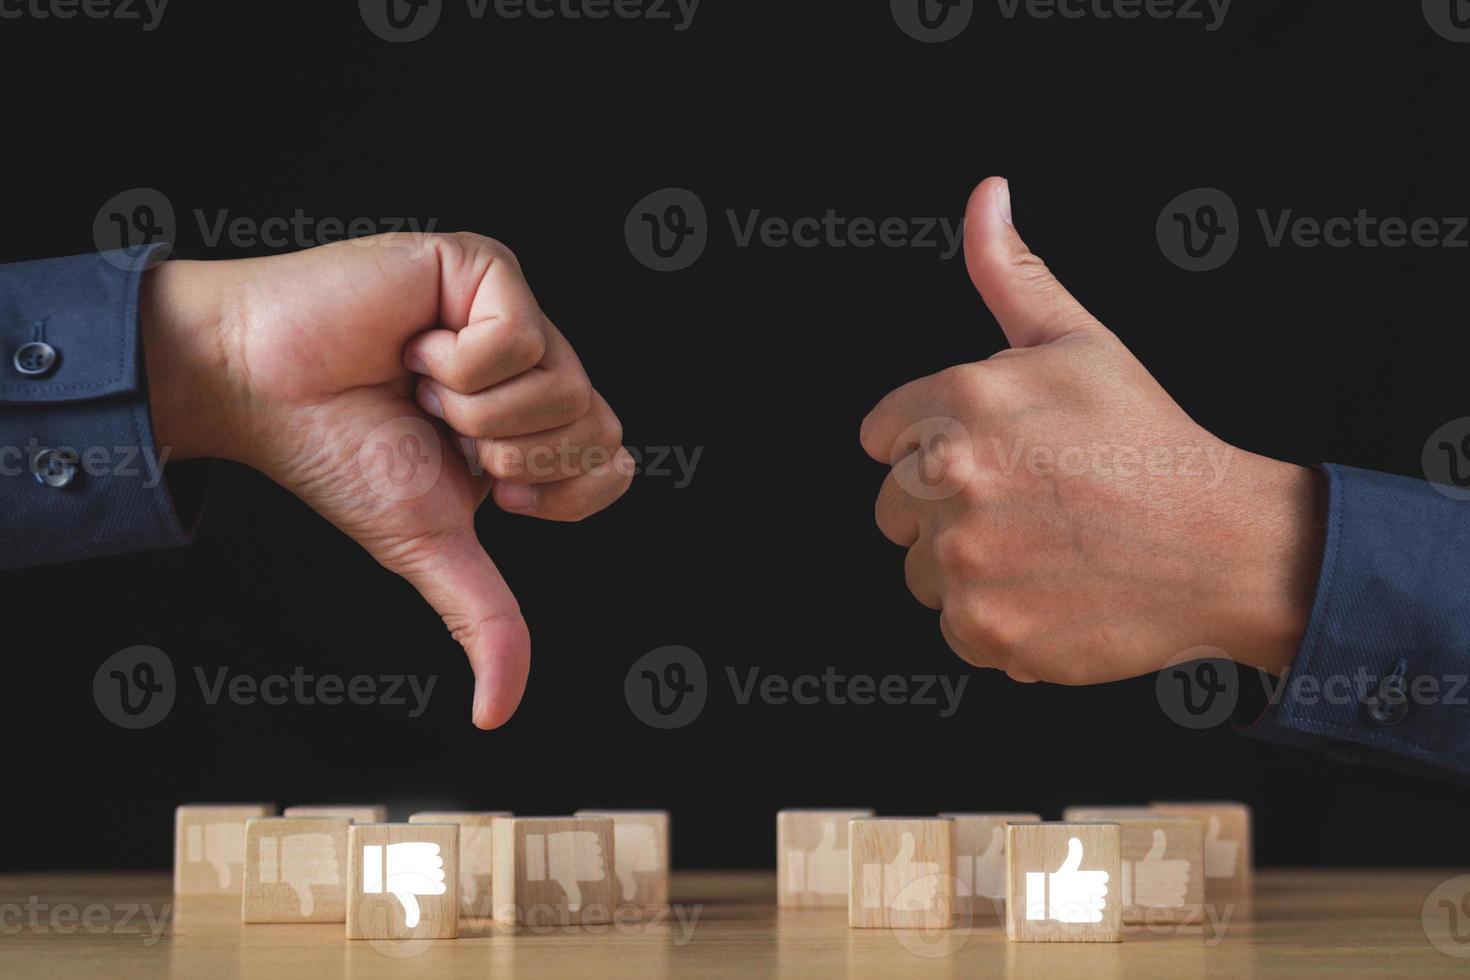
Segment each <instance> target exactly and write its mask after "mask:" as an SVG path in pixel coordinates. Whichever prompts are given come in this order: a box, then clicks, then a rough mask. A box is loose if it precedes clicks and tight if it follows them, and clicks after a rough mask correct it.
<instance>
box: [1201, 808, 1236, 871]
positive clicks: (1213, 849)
mask: <svg viewBox="0 0 1470 980" xmlns="http://www.w3.org/2000/svg"><path fill="white" fill-rule="evenodd" d="M1239 856H1240V841H1234V840H1221V839H1220V818H1219V817H1211V818H1210V823H1209V827H1208V829H1207V830H1206V831H1205V877H1206V878H1234V877H1235V863H1236V861H1237V860H1238V858H1239Z"/></svg>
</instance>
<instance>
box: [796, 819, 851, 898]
mask: <svg viewBox="0 0 1470 980" xmlns="http://www.w3.org/2000/svg"><path fill="white" fill-rule="evenodd" d="M786 868H787V872H786V874H787V877H788V878H789V879H790V880H789V883H788V887H789V888H790V889H791V890H792V891H794V892H802V891H809V892H814V893H816V894H818V895H845V894H846V893H847V848H845V847H838V846H837V821H836V820H835V819H833V820H828V821H826V822H825V823H823V824H822V838H821V840H819V841H818V842H817V846H816V847H815V848H814V849H813V850H810V851H802V850H796V849H788V850H787V851H786Z"/></svg>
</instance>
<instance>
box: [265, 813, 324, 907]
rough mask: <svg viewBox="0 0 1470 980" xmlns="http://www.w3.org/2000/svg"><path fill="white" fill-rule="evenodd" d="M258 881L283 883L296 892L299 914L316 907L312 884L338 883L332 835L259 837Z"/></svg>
mask: <svg viewBox="0 0 1470 980" xmlns="http://www.w3.org/2000/svg"><path fill="white" fill-rule="evenodd" d="M260 883H261V884H262V885H285V886H287V887H288V888H290V889H291V890H292V891H294V892H295V893H296V901H297V902H298V903H300V906H301V917H302V918H303V919H308V918H310V917H311V914H312V912H314V911H315V910H316V896H315V895H314V894H313V893H312V886H313V885H323V886H326V887H335V886H336V885H339V884H341V878H340V876H339V875H338V873H337V846H336V844H335V843H334V842H333V841H332V835H331V834H288V835H287V836H285V837H262V838H261V839H260Z"/></svg>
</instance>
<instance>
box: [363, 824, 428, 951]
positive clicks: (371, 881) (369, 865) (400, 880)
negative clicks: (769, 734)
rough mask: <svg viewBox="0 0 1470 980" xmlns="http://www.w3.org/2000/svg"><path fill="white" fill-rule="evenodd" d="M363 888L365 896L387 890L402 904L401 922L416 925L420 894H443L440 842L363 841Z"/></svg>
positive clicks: (411, 926)
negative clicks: (370, 842)
mask: <svg viewBox="0 0 1470 980" xmlns="http://www.w3.org/2000/svg"><path fill="white" fill-rule="evenodd" d="M362 891H363V894H365V895H381V894H383V893H384V892H387V893H390V894H392V895H393V896H395V897H396V898H397V899H398V902H399V904H401V905H402V906H403V924H404V925H406V926H408V928H410V929H413V928H415V927H416V926H417V925H418V924H419V901H418V896H419V895H443V894H444V892H445V885H444V859H443V858H442V857H440V856H439V845H438V844H432V843H428V842H426V841H410V842H407V843H403V844H389V845H387V846H386V847H384V846H383V845H380V844H364V845H363V848H362Z"/></svg>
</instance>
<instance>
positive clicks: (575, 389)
mask: <svg viewBox="0 0 1470 980" xmlns="http://www.w3.org/2000/svg"><path fill="white" fill-rule="evenodd" d="M591 409H592V382H591V381H590V380H588V378H587V375H586V374H585V373H583V372H582V371H574V372H567V373H566V375H565V376H564V377H563V379H562V380H561V382H560V386H559V388H558V390H557V392H556V396H555V410H556V414H557V415H559V416H560V417H561V418H563V419H565V420H566V421H568V422H572V421H575V420H577V419H579V418H582V417H583V416H584V415H586V414H587V413H588V412H589V411H591Z"/></svg>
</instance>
